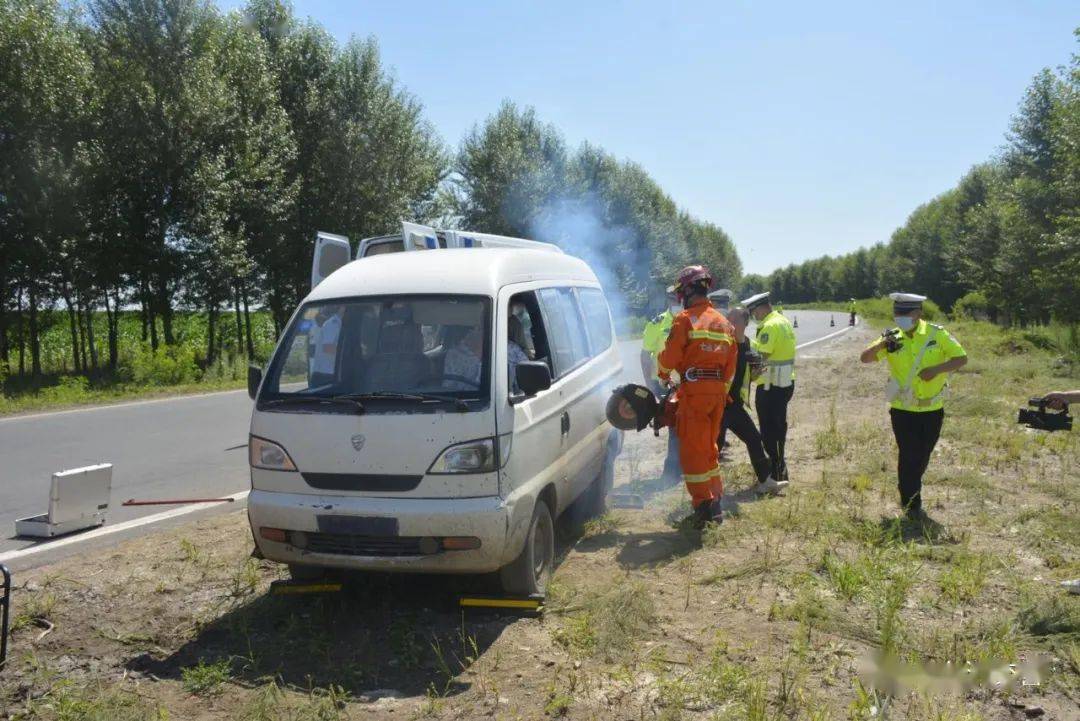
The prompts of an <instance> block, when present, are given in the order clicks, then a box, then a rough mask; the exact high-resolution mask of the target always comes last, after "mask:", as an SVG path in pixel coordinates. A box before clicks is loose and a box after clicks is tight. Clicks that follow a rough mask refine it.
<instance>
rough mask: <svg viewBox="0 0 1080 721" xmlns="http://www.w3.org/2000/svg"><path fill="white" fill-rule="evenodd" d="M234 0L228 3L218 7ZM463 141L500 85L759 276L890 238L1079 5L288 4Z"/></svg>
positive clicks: (961, 165)
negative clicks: (716, 234)
mask: <svg viewBox="0 0 1080 721" xmlns="http://www.w3.org/2000/svg"><path fill="white" fill-rule="evenodd" d="M237 4H240V3H237V2H234V1H233V0H228V1H226V2H223V3H222V5H223V6H225V7H233V6H235V5H237ZM295 9H296V13H297V15H299V16H301V17H304V16H309V17H311V18H313V19H315V20H317V21H318V22H320V23H321V24H323V25H324V26H325V27H326V28H327V29H328V30H329V31H330V32H331V33H333V34H334V35H335V36H336V37H337V38H338V39H339V40H341V41H344V40H347V39H348V37H349V36H350V35H359V36H368V35H373V36H375V37H376V38H377V39H378V41H379V43H380V46H381V48H382V53H383V58H384V60H385V62H386V64H387V65H388V66H389V67H391V68H393V71H394V73H395V75H396V77H397V78H398V80H399V81H400V82H401V83H402V84H404V85H405V86H406V87H407V88H408V89H409V90H410V91H412V92H413V93H414V94H415V95H416V96H417V97H418V98H419V99H420V100H421V101H422V102H423V103H424V106H425V109H426V115H427V117H428V118H429V119H430V120H431V121H432V122H433V123H434V125H435V126H436V128H438V130H439V132H440V133H441V135H442V136H443V138H444V140H446V142H447V143H448V144H450V145H452V146H456V145H457V143H458V141H459V140H460V139H461V137H462V136H463V135H464V133H466V132H467V131H468V130H469V128H471V127H472V125H473V124H474V123H476V122H477V121H480V120H482V119H483V118H485V117H486V116H487V115H489V114H491V113H492V112H494V111H495V110H496V109H497V108H498V105H499V103H500V101H502V99H504V98H509V99H512V100H514V101H515V102H517V103H519V104H523V105H532V106H534V107H535V108H536V109H537V111H538V113H539V115H540V116H541V117H542V118H543V119H545V120H547V121H550V122H552V123H554V124H555V125H556V126H557V127H558V128H559V129H560V130H562V132H563V133H564V134H565V135H566V137H567V139H568V141H569V142H570V144H571V145H576V144H577V143H579V142H581V141H583V140H589V141H591V142H594V143H596V144H598V145H600V146H602V147H604V148H606V149H607V150H609V151H610V152H612V153H614V154H615V155H617V156H619V157H622V158H628V159H631V160H635V161H637V162H638V163H640V164H641V165H642V166H644V167H645V169H646V170H647V171H648V172H649V173H650V174H651V175H652V176H653V177H654V178H656V180H657V181H658V182H659V183H660V184H661V186H663V188H664V189H665V190H666V191H667V192H668V193H670V194H671V196H672V197H673V198H674V199H675V200H676V202H677V203H678V204H679V205H680V206H681V207H684V208H686V209H687V210H689V211H690V212H691V213H693V214H694V215H696V216H697V217H699V218H702V219H705V220H709V221H711V222H714V223H717V224H718V225H720V226H721V227H723V228H724V229H725V230H726V231H727V232H728V233H729V234H730V235H731V237H732V239H733V240H734V241H735V244H736V246H737V248H738V250H739V254H740V256H741V257H742V259H743V264H744V266H745V269H746V271H747V272H762V273H767V272H769V271H771V270H772V269H774V268H776V267H778V266H781V265H785V264H787V263H789V262H794V261H799V260H804V259H806V258H812V257H817V256H819V255H822V254H826V253H828V254H836V253H842V252H846V251H849V250H853V249H855V248H857V247H859V246H860V245H868V244H872V243H875V242H878V241H884V240H887V239H888V237H889V235H890V234H891V233H892V231H893V230H894V229H895V228H896V227H898V226H899V225H901V224H902V223H903V222H904V219H905V218H906V217H907V215H908V214H909V213H910V212H911V211H912V210H913V209H914V208H915V207H916V206H917V205H919V204H920V203H923V202H925V201H927V200H929V199H930V198H931V197H933V196H934V195H937V194H938V193H941V192H943V191H945V190H947V189H948V188H949V187H951V186H952V185H953V184H954V183H955V182H956V181H957V179H958V178H959V177H960V176H961V175H962V174H963V173H964V172H965V171H966V170H967V169H968V168H969V167H970V166H971V165H973V164H974V163H977V162H980V161H982V160H985V159H987V158H988V157H990V156H991V155H992V154H994V153H995V152H996V151H997V150H998V149H999V148H1000V146H1001V145H1002V143H1003V140H1004V133H1005V131H1006V129H1007V126H1008V121H1009V117H1010V115H1011V114H1012V113H1013V112H1014V111H1015V109H1016V106H1017V103H1018V102H1019V100H1020V98H1021V95H1022V93H1023V91H1024V88H1025V87H1026V86H1027V84H1028V82H1029V81H1030V80H1031V78H1032V76H1033V75H1034V74H1035V73H1036V72H1038V71H1039V70H1040V69H1041V68H1043V67H1045V66H1058V65H1062V64H1065V63H1067V62H1068V60H1069V57H1070V54H1071V53H1073V52H1074V51H1075V50H1076V49H1077V47H1078V45H1077V43H1076V41H1075V40H1074V39H1073V35H1072V30H1073V28H1074V27H1076V26H1078V25H1080V5H1077V4H1076V3H1075V2H1064V1H1060V2H1059V1H1056V0H1055V1H1049V0H1047V1H1045V2H994V1H986V0H983V1H980V2H968V1H966V0H964V1H958V0H949V2H936V3H934V2H921V1H917V2H905V3H878V2H866V1H865V0H863V1H862V2H854V3H806V2H791V3H787V2H723V1H713V2H679V3H663V2H658V1H654V2H611V1H608V0H603V1H598V0H577V1H576V2H565V1H564V0H547V1H546V2H513V1H510V2H507V1H505V0H503V1H502V2H498V1H496V2H421V1H419V0H416V1H413V2H402V1H400V0H399V1H397V2H390V1H385V2H355V1H352V0H295Z"/></svg>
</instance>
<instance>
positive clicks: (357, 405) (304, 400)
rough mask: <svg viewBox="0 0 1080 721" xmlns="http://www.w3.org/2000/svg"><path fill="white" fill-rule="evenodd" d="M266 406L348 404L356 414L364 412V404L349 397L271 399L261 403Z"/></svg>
mask: <svg viewBox="0 0 1080 721" xmlns="http://www.w3.org/2000/svg"><path fill="white" fill-rule="evenodd" d="M263 403H264V404H265V405H268V406H284V405H294V404H299V403H348V404H350V405H352V406H353V407H354V408H356V411H357V413H363V412H364V404H363V403H361V402H360V399H359V398H353V397H351V396H349V395H340V396H286V397H284V398H271V399H270V400H267V401H263Z"/></svg>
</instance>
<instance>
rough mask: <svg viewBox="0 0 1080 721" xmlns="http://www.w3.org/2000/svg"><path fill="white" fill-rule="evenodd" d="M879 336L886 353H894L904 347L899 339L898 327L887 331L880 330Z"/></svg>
mask: <svg viewBox="0 0 1080 721" xmlns="http://www.w3.org/2000/svg"><path fill="white" fill-rule="evenodd" d="M881 338H882V340H884V341H885V352H886V353H895V352H896V351H898V350H900V349H901V348H903V347H904V344H903V343H902V342H901V340H900V329H899V328H891V329H889V330H887V331H884V332H882V334H881Z"/></svg>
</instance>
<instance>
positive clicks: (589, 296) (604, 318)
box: [577, 288, 611, 356]
mask: <svg viewBox="0 0 1080 721" xmlns="http://www.w3.org/2000/svg"><path fill="white" fill-rule="evenodd" d="M577 290H578V300H579V301H580V302H579V305H580V306H581V312H582V314H584V316H585V328H586V329H587V330H588V331H589V345H590V350H591V351H592V355H594V356H598V355H600V354H601V353H603V352H604V351H606V350H607V349H608V348H610V347H611V313H610V311H609V310H608V304H607V300H605V299H604V294H603V293H602V292H601V291H599V290H597V289H596V288H578V289H577Z"/></svg>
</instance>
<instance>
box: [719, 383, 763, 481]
mask: <svg viewBox="0 0 1080 721" xmlns="http://www.w3.org/2000/svg"><path fill="white" fill-rule="evenodd" d="M728 429H731V432H732V433H734V434H735V435H736V436H737V437H738V439H739V440H740V441H742V442H743V443H744V444H745V445H746V452H747V453H749V454H750V465H751V466H753V467H754V474H755V475H756V476H757V479H758V483H762V482H763V481H764V480H765V479H766V478H768V477H769V471H770V470H771V468H772V465H771V463H770V462H769V456H768V455H766V453H765V446H764V445H762V442H761V434H760V433H758V429H757V426H756V425H754V419H753V418H751V417H750V411H749V410H747V408H746V406H744V405H743V404H742V401H734V402H732V403H729V404H728V405H727V406H725V407H724V423H723V426H721V430H720V438H723V437H724V433H725V432H726V431H727V430H728ZM719 443H720V441H719V439H717V444H719Z"/></svg>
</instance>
